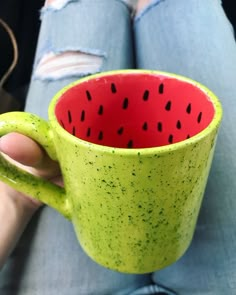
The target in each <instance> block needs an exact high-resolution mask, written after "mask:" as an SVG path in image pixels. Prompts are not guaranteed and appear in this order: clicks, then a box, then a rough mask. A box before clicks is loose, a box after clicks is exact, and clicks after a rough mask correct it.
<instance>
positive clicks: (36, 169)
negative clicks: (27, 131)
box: [0, 133, 62, 208]
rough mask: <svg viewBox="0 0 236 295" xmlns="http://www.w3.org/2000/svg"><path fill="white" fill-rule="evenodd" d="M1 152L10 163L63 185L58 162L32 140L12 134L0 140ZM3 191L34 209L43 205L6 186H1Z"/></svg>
mask: <svg viewBox="0 0 236 295" xmlns="http://www.w3.org/2000/svg"><path fill="white" fill-rule="evenodd" d="M0 152H3V153H4V154H5V155H6V156H7V157H8V158H9V160H10V161H13V162H14V164H15V165H17V166H19V167H21V168H23V169H24V170H26V171H28V172H30V173H32V174H34V175H37V176H41V177H44V178H47V179H50V180H52V182H54V183H58V184H61V183H62V181H61V178H60V169H59V165H58V163H57V162H55V161H53V160H51V159H50V158H49V157H48V155H47V154H46V153H45V151H44V150H43V149H42V148H41V147H40V146H39V145H38V144H37V143H36V142H34V141H33V140H32V139H30V138H28V137H26V136H24V135H22V134H19V133H10V134H8V135H5V136H3V137H2V138H1V139H0ZM0 189H1V191H3V190H4V191H5V192H6V193H7V194H8V195H9V197H13V198H15V197H17V198H19V200H18V201H22V202H26V203H27V202H28V203H29V204H31V205H33V206H34V207H36V208H37V207H39V206H40V205H41V203H40V202H39V201H37V200H34V199H32V198H30V197H29V196H26V195H24V194H22V193H19V192H16V191H15V190H14V189H12V188H10V187H9V186H7V185H5V184H1V185H0Z"/></svg>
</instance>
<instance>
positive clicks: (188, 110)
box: [186, 103, 192, 114]
mask: <svg viewBox="0 0 236 295" xmlns="http://www.w3.org/2000/svg"><path fill="white" fill-rule="evenodd" d="M191 111H192V105H191V103H190V104H189V105H188V106H187V109H186V112H187V113H188V114H191Z"/></svg>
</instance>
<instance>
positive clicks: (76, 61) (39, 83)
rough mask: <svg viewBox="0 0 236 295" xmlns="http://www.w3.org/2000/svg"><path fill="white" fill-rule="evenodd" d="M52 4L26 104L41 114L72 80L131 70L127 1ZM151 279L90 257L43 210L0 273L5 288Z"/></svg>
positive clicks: (18, 290)
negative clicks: (115, 269)
mask: <svg viewBox="0 0 236 295" xmlns="http://www.w3.org/2000/svg"><path fill="white" fill-rule="evenodd" d="M47 5H48V6H47V7H45V8H44V9H43V11H42V26H41V33H40V37H39V43H38V49H37V54H36V59H35V66H34V75H33V78H32V81H31V85H30V90H29V94H28V99H27V104H26V110H27V111H30V112H34V113H37V114H39V115H41V116H43V117H47V108H48V104H49V102H50V100H51V98H52V96H53V95H54V94H55V93H56V92H57V91H58V90H59V89H60V88H62V87H63V86H64V85H66V84H68V83H69V82H72V81H73V80H75V79H78V78H79V77H80V76H84V75H86V74H90V73H94V72H97V71H102V70H108V69H116V68H126V67H128V68H130V67H133V62H132V38H131V36H130V32H131V30H130V11H129V9H128V8H127V6H126V5H125V4H124V3H123V2H121V1H118V0H112V1H111V0H93V1H91V0H80V1H47ZM117 23H118V24H119V25H117ZM111 32H112V34H111ZM55 53H57V55H55ZM84 62H86V65H87V66H86V69H85V68H84V67H83V65H84ZM71 64H72V67H70V66H71ZM55 65H56V66H57V70H55ZM68 67H69V69H70V70H69V71H67V69H68ZM149 282H150V276H133V275H124V274H119V273H116V272H113V271H109V270H107V269H104V268H103V267H100V266H98V265H97V264H96V263H94V262H93V261H91V260H90V259H89V258H88V257H87V256H86V255H85V254H84V253H83V251H82V249H81V248H80V246H79V243H78V242H77V240H76V238H75V234H74V232H73V228H72V225H71V224H70V223H69V222H67V221H66V220H65V219H64V218H63V217H62V216H60V215H59V214H57V212H55V211H53V210H52V209H50V208H47V207H45V208H43V210H41V212H39V213H38V214H37V216H35V218H33V220H32V222H31V224H30V225H29V226H28V228H27V230H26V232H25V234H24V235H23V237H22V239H21V241H20V242H19V244H18V246H17V248H16V249H15V251H14V252H13V254H12V256H11V257H10V258H9V261H8V263H7V264H6V265H5V267H4V269H3V270H2V272H1V276H0V293H1V294H4V295H11V294H17V295H42V294H43V295H55V294H60V295H63V294H66V295H68V294H69V295H78V294H82V295H84V294H101V295H105V294H129V293H130V292H131V291H133V290H134V289H136V288H138V287H140V286H143V285H145V284H146V283H149Z"/></svg>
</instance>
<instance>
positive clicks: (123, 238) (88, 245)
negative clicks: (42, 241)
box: [0, 70, 222, 273]
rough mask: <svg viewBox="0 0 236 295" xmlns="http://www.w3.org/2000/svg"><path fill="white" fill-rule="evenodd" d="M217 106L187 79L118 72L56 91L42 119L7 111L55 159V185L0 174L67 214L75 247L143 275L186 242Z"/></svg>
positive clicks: (12, 123) (1, 124)
mask: <svg viewBox="0 0 236 295" xmlns="http://www.w3.org/2000/svg"><path fill="white" fill-rule="evenodd" d="M221 117H222V108H221V105H220V103H219V101H218V99H217V98H216V96H215V95H214V94H213V93H212V92H211V91H210V90H208V89H207V88H206V87H204V86H203V85H201V84H199V83H197V82H195V81H193V80H190V79H188V78H185V77H182V76H178V75H174V74H170V73H164V72H158V71H148V70H120V71H112V72H105V73H101V74H96V75H92V76H89V77H86V78H82V79H80V80H78V81H76V82H74V83H72V84H70V85H69V86H67V87H65V88H64V89H62V90H61V91H60V92H59V93H58V94H56V96H55V97H54V98H53V100H52V102H51V104H50V106H49V121H48V122H46V121H44V120H43V119H41V118H39V117H38V116H36V115H33V114H29V113H24V112H13V113H7V114H4V115H1V116H0V134H1V135H3V134H6V133H8V132H12V131H14V132H20V133H23V134H25V135H27V136H30V137H31V138H32V139H34V140H36V141H37V142H38V143H39V144H40V145H42V146H43V147H44V148H45V150H46V151H47V153H48V154H49V156H50V157H51V158H52V159H54V160H57V161H58V162H59V164H60V167H61V171H62V176H63V181H64V188H61V187H58V186H57V185H55V184H52V183H50V182H49V181H47V180H44V179H41V178H37V177H35V176H32V175H30V174H28V173H27V172H24V171H22V170H20V169H18V168H16V167H15V166H14V165H13V164H10V163H9V162H8V161H7V160H6V159H5V158H3V157H1V160H0V179H1V180H2V181H4V182H6V183H8V184H9V185H11V186H13V187H14V188H15V189H17V190H19V191H21V192H24V193H27V194H28V195H31V196H33V197H34V198H36V199H39V200H41V201H42V202H44V203H45V204H47V205H49V206H51V207H53V208H54V209H56V210H58V211H59V212H60V213H61V214H63V215H64V216H65V217H67V218H69V219H70V220H71V221H72V223H73V225H74V229H75V232H76V235H77V237H78V240H79V241H80V243H81V245H82V247H83V249H84V250H85V252H86V253H87V254H88V255H89V256H90V257H91V258H92V259H94V260H95V261H96V262H97V263H99V264H101V265H103V266H105V267H107V268H110V269H113V270H117V271H120V272H127V273H147V272H152V271H155V270H158V269H161V268H163V267H165V266H167V265H169V264H171V263H173V262H175V261H176V260H177V259H178V258H180V257H181V256H182V255H183V253H184V252H185V251H186V249H187V248H188V246H189V244H190V242H191V239H192V236H193V233H194V228H195V224H196V220H197V217H198V213H199V209H200V206H201V202H202V197H203V193H204V189H205V185H206V182H207V178H208V174H209V170H210V166H211V162H212V157H213V153H214V147H215V142H216V137H217V131H218V129H219V125H220V122H221Z"/></svg>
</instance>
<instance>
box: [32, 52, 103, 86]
mask: <svg viewBox="0 0 236 295" xmlns="http://www.w3.org/2000/svg"><path fill="white" fill-rule="evenodd" d="M102 63H103V56H99V55H94V54H90V53H83V52H81V51H65V52H61V53H54V52H48V53H45V54H44V55H43V56H42V58H41V59H40V60H39V62H38V64H37V66H36V68H35V72H34V78H36V79H42V80H57V79H62V78H65V77H72V76H78V77H81V76H84V75H87V74H93V73H96V72H99V71H100V69H101V66H102Z"/></svg>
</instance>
